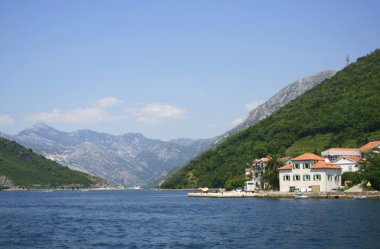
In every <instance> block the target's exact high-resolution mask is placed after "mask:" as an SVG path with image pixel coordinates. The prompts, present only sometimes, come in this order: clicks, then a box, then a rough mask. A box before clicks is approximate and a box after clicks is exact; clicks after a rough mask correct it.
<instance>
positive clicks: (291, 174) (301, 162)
mask: <svg viewBox="0 0 380 249" xmlns="http://www.w3.org/2000/svg"><path fill="white" fill-rule="evenodd" d="M278 170H279V180H280V191H281V192H289V191H294V190H299V191H303V192H306V191H313V192H328V191H332V190H334V189H337V188H339V187H340V186H341V174H342V169H341V167H339V166H336V165H333V164H330V163H327V162H325V159H324V158H323V157H320V156H317V155H315V154H312V153H307V154H303V155H301V156H299V157H296V158H293V159H292V160H291V163H290V164H288V165H285V166H282V167H280V168H279V169H278Z"/></svg>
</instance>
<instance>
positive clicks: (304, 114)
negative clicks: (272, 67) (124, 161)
mask: <svg viewBox="0 0 380 249" xmlns="http://www.w3.org/2000/svg"><path fill="white" fill-rule="evenodd" d="M372 139H380V50H376V51H374V52H372V53H371V54H369V55H367V56H365V57H362V58H359V59H358V60H357V61H356V62H355V63H352V64H350V65H349V66H347V67H345V68H344V69H343V70H341V71H340V72H338V73H337V74H336V75H335V76H333V77H332V78H330V79H327V80H325V81H324V82H322V83H321V84H320V85H318V86H316V87H315V88H313V89H312V90H310V91H308V92H306V93H305V94H303V95H302V96H300V97H298V98H297V99H295V100H294V101H292V102H290V103H289V104H288V105H286V106H285V107H284V108H282V109H280V110H279V111H278V112H276V113H274V114H272V115H271V116H269V117H268V118H266V119H264V120H262V121H260V122H259V123H257V124H256V125H254V126H251V127H250V128H248V129H246V130H244V131H242V132H239V133H237V134H235V135H234V136H232V137H230V138H228V139H227V140H226V141H224V142H223V143H222V144H220V145H219V146H217V147H216V148H214V149H212V150H208V151H206V152H204V153H203V154H201V155H200V156H198V157H197V158H195V159H193V160H192V161H191V162H189V163H188V164H186V165H185V166H184V167H183V168H182V169H181V170H179V171H178V172H177V173H175V174H174V175H173V176H172V177H170V178H169V179H167V180H166V181H165V182H164V183H163V184H162V185H161V187H162V188H194V187H200V186H208V187H223V186H224V184H225V182H226V180H228V179H231V178H232V177H235V176H237V175H241V174H243V173H244V168H245V167H246V163H247V162H251V161H252V160H253V159H254V158H259V157H262V156H264V155H267V154H269V155H276V156H285V155H290V156H296V155H298V154H301V153H306V152H314V153H319V152H320V151H321V150H324V149H327V148H330V147H340V146H345V147H346V146H347V147H356V146H359V145H362V144H364V143H365V142H367V141H368V140H372Z"/></svg>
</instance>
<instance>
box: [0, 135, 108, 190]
mask: <svg viewBox="0 0 380 249" xmlns="http://www.w3.org/2000/svg"><path fill="white" fill-rule="evenodd" d="M105 184H106V181H104V180H103V179H100V178H98V177H94V176H91V175H88V174H85V173H83V172H79V171H76V170H71V169H69V168H67V167H62V166H61V165H59V164H58V163H56V162H53V161H51V160H48V159H46V158H44V157H42V156H41V155H38V154H36V153H34V152H33V151H32V150H30V149H26V148H25V147H23V146H21V145H20V144H18V143H16V142H14V141H10V140H8V139H5V138H0V190H1V189H2V188H12V187H19V188H27V189H38V188H89V187H103V186H105Z"/></svg>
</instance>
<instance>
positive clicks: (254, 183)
mask: <svg viewBox="0 0 380 249" xmlns="http://www.w3.org/2000/svg"><path fill="white" fill-rule="evenodd" d="M270 160H272V158H271V157H269V156H267V157H263V158H260V159H255V160H254V161H253V163H252V165H251V168H246V169H245V175H246V178H247V179H248V181H246V182H245V188H246V190H247V191H255V190H257V189H260V188H263V186H262V182H261V176H262V175H263V174H264V172H265V167H266V166H267V164H268V162H269V161H270Z"/></svg>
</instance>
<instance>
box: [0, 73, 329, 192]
mask: <svg viewBox="0 0 380 249" xmlns="http://www.w3.org/2000/svg"><path fill="white" fill-rule="evenodd" d="M334 74H335V72H334V71H331V70H328V71H322V72H319V73H316V74H313V75H310V76H308V77H305V78H303V79H300V80H297V81H295V82H293V83H291V84H289V85H288V86H287V87H285V88H283V89H282V90H281V91H280V92H278V93H277V94H276V95H274V96H273V97H271V98H270V99H269V100H268V101H266V102H265V103H264V104H262V105H260V106H258V107H257V108H255V109H254V110H252V111H251V112H250V113H249V114H248V116H247V118H246V120H244V121H243V122H242V123H241V124H240V125H238V126H237V127H235V128H234V129H232V130H230V131H228V132H226V133H225V134H223V135H221V136H218V137H216V138H213V139H202V140H191V139H186V138H181V139H174V140H171V141H167V142H165V141H161V140H157V139H148V138H146V137H144V136H143V135H141V134H137V133H128V134H125V135H120V136H113V135H110V134H106V133H98V132H94V131H91V130H80V131H75V132H62V131H58V130H56V129H54V128H52V127H50V126H48V125H46V124H42V123H37V124H35V125H33V126H32V127H31V128H29V129H26V130H24V131H21V132H20V133H18V134H17V135H15V136H10V135H6V134H3V133H0V136H3V137H6V138H8V139H11V140H15V141H16V142H18V143H20V144H22V145H24V146H26V147H29V148H31V149H33V150H34V151H35V152H37V153H39V154H41V155H43V156H45V157H47V158H49V159H51V160H54V161H57V162H58V163H60V164H62V165H65V166H68V167H70V168H73V169H76V170H80V171H83V172H86V173H90V174H93V175H96V176H99V177H102V178H104V179H106V180H108V181H109V182H110V183H113V184H119V185H125V186H133V185H149V184H153V183H155V182H158V181H159V180H160V179H163V178H165V176H166V175H167V174H170V172H172V171H173V169H175V168H179V167H181V166H182V165H184V164H185V163H186V162H188V161H190V160H191V159H192V158H194V157H195V156H197V155H198V154H199V153H201V152H203V151H204V150H206V149H208V148H210V147H211V146H213V145H215V144H218V143H219V142H221V141H223V140H224V139H225V138H226V137H228V136H230V135H233V134H235V133H237V132H239V131H241V130H243V129H246V128H248V127H249V126H252V125H254V124H255V123H257V122H258V121H260V120H261V119H263V118H265V117H267V116H269V115H271V114H272V113H274V112H275V111H277V110H279V109H280V108H281V107H283V106H285V105H286V104H288V103H289V102H290V101H292V100H293V99H295V98H297V97H298V96H300V95H302V94H303V93H304V92H306V91H307V90H310V89H311V88H313V87H314V86H316V85H318V84H319V83H321V82H322V81H323V80H325V79H327V78H329V77H332V76H333V75H334Z"/></svg>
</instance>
